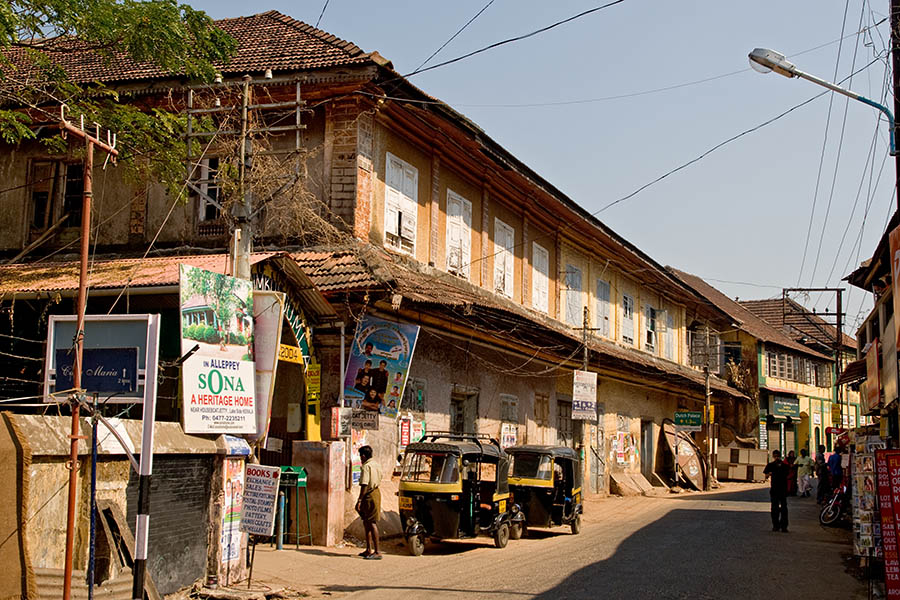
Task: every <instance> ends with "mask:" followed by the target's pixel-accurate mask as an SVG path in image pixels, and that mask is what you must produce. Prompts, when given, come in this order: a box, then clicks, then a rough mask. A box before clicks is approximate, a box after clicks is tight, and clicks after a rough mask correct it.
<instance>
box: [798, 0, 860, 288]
mask: <svg viewBox="0 0 900 600" xmlns="http://www.w3.org/2000/svg"><path fill="white" fill-rule="evenodd" d="M849 9H850V0H847V1H846V3H845V4H844V18H843V21H842V22H841V42H840V44H839V45H838V52H837V60H836V61H835V65H834V76H833V77H832V78H831V80H832V81H835V80H836V79H837V75H838V67H839V66H840V63H841V51H842V50H843V48H844V41H843V37H844V30H845V28H846V27H847V12H848V10H849ZM833 105H834V94H833V93H832V94H831V95H830V96H829V99H828V114H827V116H826V117H825V129H824V132H823V139H822V152H821V154H820V156H819V168H818V171H817V172H816V186H815V190H814V191H813V202H812V209H811V210H810V212H809V224H808V225H807V227H806V242H804V244H803V258H802V259H801V260H800V272H799V273H797V286H796V287H800V282H801V280H802V278H803V269H804V267H805V266H806V254H807V252H808V251H809V240H810V239H811V238H812V226H813V221H814V220H815V216H816V204H817V203H818V199H819V184H820V183H821V181H822V168H823V166H824V165H825V149H826V148H827V147H828V130H829V129H830V127H831V108H832V106H833Z"/></svg>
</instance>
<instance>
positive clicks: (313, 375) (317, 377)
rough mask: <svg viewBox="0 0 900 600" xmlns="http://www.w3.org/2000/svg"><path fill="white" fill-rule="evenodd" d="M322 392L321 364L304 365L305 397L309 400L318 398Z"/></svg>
mask: <svg viewBox="0 0 900 600" xmlns="http://www.w3.org/2000/svg"><path fill="white" fill-rule="evenodd" d="M321 392H322V365H318V364H316V363H312V364H310V365H309V366H308V367H306V399H307V400H309V401H310V402H311V401H313V400H318V399H319V394H320V393H321Z"/></svg>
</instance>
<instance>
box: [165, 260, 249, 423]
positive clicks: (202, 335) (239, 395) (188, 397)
mask: <svg viewBox="0 0 900 600" xmlns="http://www.w3.org/2000/svg"><path fill="white" fill-rule="evenodd" d="M180 288H181V353H182V355H184V354H187V353H188V352H190V351H191V349H193V348H194V347H195V346H199V349H198V350H197V352H196V353H194V354H193V355H192V356H191V357H190V358H188V359H187V360H186V361H185V362H184V363H183V366H182V378H181V379H182V388H181V389H182V393H183V399H184V401H183V405H184V415H183V419H184V431H185V433H252V434H256V433H257V428H256V367H255V365H254V360H253V359H254V351H253V340H254V336H253V289H252V287H251V285H250V282H249V281H246V280H243V279H237V278H235V277H229V276H227V275H222V274H221V273H214V272H212V271H206V270H204V269H198V268H196V267H192V266H189V265H184V264H182V265H180Z"/></svg>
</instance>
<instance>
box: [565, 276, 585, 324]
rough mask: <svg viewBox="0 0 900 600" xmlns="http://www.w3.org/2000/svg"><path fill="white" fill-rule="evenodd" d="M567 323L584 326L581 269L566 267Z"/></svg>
mask: <svg viewBox="0 0 900 600" xmlns="http://www.w3.org/2000/svg"><path fill="white" fill-rule="evenodd" d="M566 323H568V324H569V325H572V326H573V327H581V326H582V325H583V324H584V310H583V309H582V304H581V269H579V268H578V267H575V266H573V265H566Z"/></svg>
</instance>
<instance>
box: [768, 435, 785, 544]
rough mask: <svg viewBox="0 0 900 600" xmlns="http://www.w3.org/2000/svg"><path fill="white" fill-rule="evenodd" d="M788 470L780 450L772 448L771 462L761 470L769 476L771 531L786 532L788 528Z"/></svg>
mask: <svg viewBox="0 0 900 600" xmlns="http://www.w3.org/2000/svg"><path fill="white" fill-rule="evenodd" d="M790 472H791V468H790V466H788V464H787V463H786V462H784V461H782V460H781V452H780V451H778V450H772V462H770V463H769V464H767V465H766V468H765V470H763V473H765V475H766V479H770V478H771V488H770V489H769V498H771V500H772V531H778V530H781V531H783V532H784V533H787V530H788V509H787V480H788V475H789V474H790Z"/></svg>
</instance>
